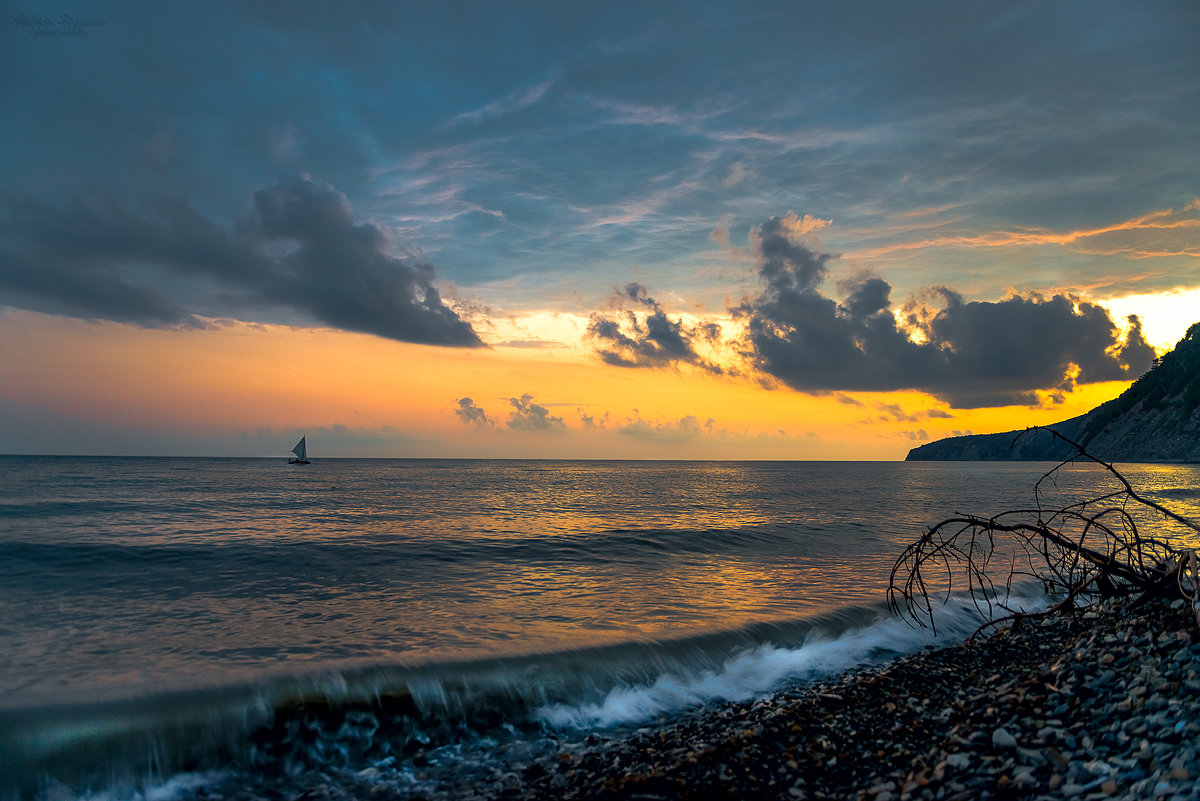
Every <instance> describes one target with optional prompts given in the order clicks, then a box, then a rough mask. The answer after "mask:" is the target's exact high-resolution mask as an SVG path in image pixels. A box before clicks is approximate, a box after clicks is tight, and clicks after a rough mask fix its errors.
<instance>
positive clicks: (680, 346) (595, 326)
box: [587, 283, 724, 374]
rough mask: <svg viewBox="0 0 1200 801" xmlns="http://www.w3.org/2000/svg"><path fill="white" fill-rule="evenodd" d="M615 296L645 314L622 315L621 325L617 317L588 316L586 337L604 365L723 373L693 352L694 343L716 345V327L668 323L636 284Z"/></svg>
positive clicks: (659, 309)
mask: <svg viewBox="0 0 1200 801" xmlns="http://www.w3.org/2000/svg"><path fill="white" fill-rule="evenodd" d="M617 296H618V298H619V299H621V300H622V301H630V302H632V303H634V304H636V305H639V306H642V307H644V308H646V309H647V310H648V311H647V312H644V313H643V315H642V316H641V317H639V316H638V315H637V314H636V313H635V312H633V311H625V312H624V315H623V317H624V320H623V323H622V320H621V319H619V318H618V317H604V316H601V315H599V314H593V315H592V317H591V322H590V323H589V324H588V329H587V335H588V336H589V337H590V338H591V339H593V340H595V341H596V342H597V343H598V345H597V347H596V353H597V355H599V356H600V358H601V359H603V360H604V361H605V362H607V363H609V364H613V365H617V366H618V367H668V366H671V365H675V364H690V365H693V366H696V367H699V368H701V369H703V370H707V371H708V372H710V373H718V374H720V373H722V372H724V371H723V370H722V368H721V367H719V366H718V365H716V364H714V363H712V362H711V361H709V360H707V359H705V358H704V357H702V356H701V355H700V354H699V353H698V352H697V351H696V342H697V341H707V342H717V341H719V339H720V336H721V330H720V327H719V326H717V325H716V324H700V325H696V326H688V325H685V324H684V323H683V321H682V320H679V319H674V320H672V319H671V318H670V317H668V316H667V315H666V313H665V312H664V311H663V310H662V308H661V307H660V306H659V305H658V303H657V302H656V301H655V300H654V298H652V297H650V296H649V295H648V294H647V291H646V288H645V287H644V286H642V285H641V284H638V283H630V284H626V285H625V288H624V290H619V291H618V292H617Z"/></svg>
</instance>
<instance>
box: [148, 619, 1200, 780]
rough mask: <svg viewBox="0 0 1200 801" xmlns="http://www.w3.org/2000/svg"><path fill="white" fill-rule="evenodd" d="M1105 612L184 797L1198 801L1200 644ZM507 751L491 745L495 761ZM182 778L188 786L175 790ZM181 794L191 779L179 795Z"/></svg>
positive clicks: (1174, 624) (1185, 627) (1195, 634)
mask: <svg viewBox="0 0 1200 801" xmlns="http://www.w3.org/2000/svg"><path fill="white" fill-rule="evenodd" d="M1130 606H1131V605H1130V602H1129V601H1128V600H1110V601H1108V602H1105V603H1104V604H1103V605H1098V606H1097V607H1095V608H1088V609H1082V610H1078V611H1077V612H1076V613H1075V614H1074V615H1056V616H1053V617H1050V618H1046V619H1043V620H1027V621H1025V622H1024V623H1023V624H1022V625H1021V626H1018V627H1014V628H1005V629H1001V630H998V631H995V632H993V633H991V634H990V635H989V636H986V637H981V638H980V639H979V640H977V641H975V642H972V643H961V644H951V645H947V646H942V647H932V646H930V647H926V648H925V649H924V650H922V651H918V652H916V653H913V654H909V655H906V656H900V657H897V658H895V659H893V660H890V661H888V662H885V663H883V664H881V665H874V666H868V667H862V668H859V669H855V670H851V671H849V672H847V673H844V674H840V675H838V676H835V677H831V678H828V679H825V680H821V681H817V682H813V683H808V682H806V683H797V684H791V685H787V686H784V687H781V688H780V689H778V690H776V691H774V692H772V693H768V694H765V695H763V696H759V697H757V698H755V699H752V700H749V701H745V702H724V703H718V704H713V705H709V706H705V707H702V708H696V709H693V710H689V711H686V712H682V713H676V714H673V715H669V716H664V717H662V718H660V719H658V720H656V721H653V722H649V723H646V724H644V725H642V726H640V727H637V728H629V729H607V730H595V731H593V732H591V733H588V732H580V731H571V732H569V733H568V732H545V733H543V734H542V735H540V736H533V737H520V738H517V739H516V740H515V741H514V742H512V743H509V744H507V745H503V744H499V743H494V742H493V743H492V744H491V745H490V746H489V745H486V744H484V743H481V744H480V745H481V746H482V748H483V750H482V751H480V752H479V753H480V755H481V756H483V755H484V754H485V753H490V756H483V758H482V759H479V760H476V759H475V758H473V756H472V749H473V747H464V748H463V749H462V750H459V751H457V753H456V754H455V755H454V757H453V759H451V760H450V761H448V762H445V763H443V760H442V759H441V758H440V757H439V755H438V754H437V752H436V751H431V752H430V753H429V755H428V757H427V758H426V757H421V758H418V759H413V760H412V761H411V762H410V763H408V767H407V768H405V769H403V770H397V769H399V768H400V767H401V766H400V765H395V766H392V767H387V768H383V769H379V768H375V767H371V768H366V769H363V770H359V771H357V772H355V771H343V770H328V769H327V770H312V769H309V770H304V769H301V770H300V771H299V772H298V773H295V772H291V771H290V770H285V771H284V774H280V773H274V772H273V773H274V775H273V776H272V775H264V774H251V775H246V774H244V773H243V774H241V775H240V779H239V778H234V777H229V778H231V779H233V780H232V782H230V781H217V782H216V783H215V784H214V783H210V782H208V781H200V782H198V785H199V786H192V787H186V786H181V785H179V784H174V789H173V790H171V791H170V792H167V793H166V794H165V795H163V794H162V793H156V795H161V796H162V797H164V798H165V797H168V796H169V797H171V798H172V799H176V800H177V801H349V800H350V799H371V801H385V800H387V799H396V800H397V801H400V800H401V799H404V800H406V801H415V800H416V799H424V800H425V801H449V800H450V799H463V800H464V801H482V800H483V799H512V800H513V801H520V800H521V799H526V800H528V801H548V800H549V799H568V800H571V799H573V800H575V801H590V800H595V801H600V800H601V799H603V800H604V801H616V799H641V800H642V801H654V800H655V799H730V800H731V801H732V799H750V798H754V799H759V798H763V799H784V801H793V800H798V801H806V800H807V801H818V800H823V799H839V800H841V799H850V800H851V801H906V800H907V799H932V800H936V801H973V799H1003V800H1006V801H1007V800H1017V799H1022V800H1024V799H1031V800H1032V799H1037V800H1038V801H1041V799H1047V800H1049V799H1061V798H1084V799H1127V800H1129V801H1132V800H1133V799H1137V801H1150V800H1152V799H1165V800H1167V801H1197V799H1200V755H1198V752H1200V630H1197V624H1196V617H1195V616H1194V614H1193V612H1192V610H1191V609H1190V607H1188V606H1187V605H1186V604H1185V603H1184V602H1183V601H1176V602H1174V603H1173V604H1168V603H1166V602H1163V601H1152V602H1150V603H1148V604H1145V605H1144V606H1142V607H1140V608H1137V609H1132V608H1130ZM496 749H499V750H496ZM181 778H182V777H181ZM185 783H186V782H185Z"/></svg>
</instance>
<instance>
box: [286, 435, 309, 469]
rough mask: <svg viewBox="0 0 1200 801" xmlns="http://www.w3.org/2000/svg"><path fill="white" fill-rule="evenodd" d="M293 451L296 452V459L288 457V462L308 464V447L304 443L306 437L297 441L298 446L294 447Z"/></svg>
mask: <svg viewBox="0 0 1200 801" xmlns="http://www.w3.org/2000/svg"><path fill="white" fill-rule="evenodd" d="M292 453H294V454H296V458H295V459H288V464H308V463H309V462H308V448H307V447H305V445H304V437H301V438H300V441H299V442H297V443H296V447H294V448H292Z"/></svg>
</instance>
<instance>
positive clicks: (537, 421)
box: [508, 393, 567, 431]
mask: <svg viewBox="0 0 1200 801" xmlns="http://www.w3.org/2000/svg"><path fill="white" fill-rule="evenodd" d="M508 403H509V405H510V406H512V408H513V410H512V412H511V413H510V414H509V416H508V427H509V428H515V429H517V430H518V431H565V430H566V428H567V425H566V423H564V422H563V419H562V418H561V417H555V416H554V415H552V414H550V410H549V409H547V408H546V407H545V406H539V405H538V404H536V403H534V402H533V396H532V395H530V394H528V393H526V394H524V395H522V396H521V397H519V398H509V399H508Z"/></svg>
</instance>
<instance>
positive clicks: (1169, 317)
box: [1099, 288, 1200, 352]
mask: <svg viewBox="0 0 1200 801" xmlns="http://www.w3.org/2000/svg"><path fill="white" fill-rule="evenodd" d="M1099 304H1100V305H1101V306H1103V307H1104V308H1106V309H1108V311H1109V314H1111V315H1112V317H1113V320H1114V321H1115V322H1116V323H1117V324H1118V325H1124V323H1125V318H1126V317H1128V316H1129V315H1131V314H1136V315H1138V317H1139V318H1141V321H1142V335H1143V336H1144V337H1145V338H1146V341H1147V342H1149V343H1150V344H1151V345H1153V346H1154V347H1155V348H1157V349H1158V350H1159V351H1160V352H1161V351H1166V350H1171V349H1172V348H1174V347H1175V345H1176V343H1178V342H1179V340H1180V339H1182V338H1183V335H1184V334H1185V333H1187V330H1188V328H1189V327H1190V326H1191V325H1192V324H1193V323H1195V322H1197V321H1198V320H1200V288H1197V289H1188V290H1182V291H1179V292H1157V293H1154V294H1146V295H1126V296H1125V297H1120V298H1109V299H1108V300H1102V301H1099Z"/></svg>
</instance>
